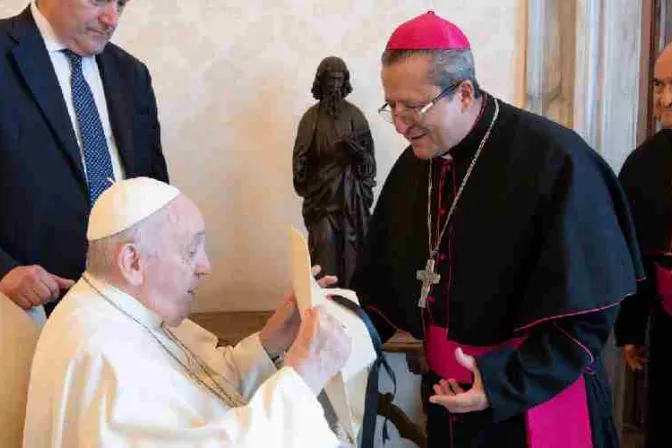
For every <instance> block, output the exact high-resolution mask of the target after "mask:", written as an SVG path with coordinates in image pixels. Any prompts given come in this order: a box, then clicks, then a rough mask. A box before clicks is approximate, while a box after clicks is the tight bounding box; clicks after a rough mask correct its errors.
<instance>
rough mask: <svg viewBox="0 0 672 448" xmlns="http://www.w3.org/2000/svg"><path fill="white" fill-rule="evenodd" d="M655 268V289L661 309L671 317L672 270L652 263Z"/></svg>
mask: <svg viewBox="0 0 672 448" xmlns="http://www.w3.org/2000/svg"><path fill="white" fill-rule="evenodd" d="M654 265H655V266H656V287H657V289H658V295H659V296H660V301H661V303H662V305H663V309H664V310H665V311H666V312H667V314H669V315H670V316H672V270H670V269H666V268H664V267H662V266H661V265H659V264H658V263H654Z"/></svg>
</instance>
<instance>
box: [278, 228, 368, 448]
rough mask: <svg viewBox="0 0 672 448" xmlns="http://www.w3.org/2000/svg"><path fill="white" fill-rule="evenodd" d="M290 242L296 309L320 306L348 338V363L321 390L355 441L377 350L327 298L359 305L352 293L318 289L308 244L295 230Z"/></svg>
mask: <svg viewBox="0 0 672 448" xmlns="http://www.w3.org/2000/svg"><path fill="white" fill-rule="evenodd" d="M290 241H291V254H292V284H293V287H294V294H295V295H296V300H297V303H298V307H299V310H300V311H301V312H302V313H303V311H304V310H306V309H308V308H311V307H314V306H317V305H322V306H323V308H324V309H325V310H326V311H327V312H328V313H329V314H330V315H332V316H333V317H335V318H336V319H338V320H339V321H340V322H341V323H343V325H344V326H345V328H346V332H347V333H348V335H349V336H350V339H351V343H352V350H351V353H350V357H349V358H348V361H347V362H346V364H345V366H344V367H343V369H342V370H341V371H340V372H339V373H338V374H336V375H335V376H334V377H332V378H331V379H330V380H329V382H328V383H327V385H326V386H325V388H324V390H325V392H326V394H327V396H328V397H329V401H330V402H331V405H332V407H333V408H334V412H335V413H336V416H337V418H338V420H339V422H340V423H341V425H342V426H343V428H344V429H345V431H346V432H347V433H348V435H349V436H350V437H352V439H353V440H356V439H357V432H358V431H359V428H360V427H361V424H362V417H363V412H364V398H365V392H366V378H367V377H368V370H369V366H371V364H373V362H374V361H375V360H376V351H375V349H374V348H373V343H372V342H371V337H370V336H369V331H368V330H367V328H366V325H365V324H364V322H363V321H362V320H361V319H360V318H359V317H358V316H357V315H355V314H354V313H352V312H351V311H349V310H347V309H346V308H344V307H342V306H341V305H338V304H337V303H335V302H332V301H331V300H329V299H328V298H327V296H328V295H338V296H342V297H345V298H346V299H349V300H351V301H353V302H355V303H357V304H359V300H358V299H357V295H356V294H355V292H354V291H350V290H345V289H336V288H328V289H323V288H321V287H320V286H319V285H318V284H317V281H315V279H314V278H313V275H312V273H311V270H310V268H311V262H310V254H309V251H308V243H307V242H306V239H305V238H304V237H303V235H301V233H300V232H299V231H298V230H297V229H296V228H294V227H292V228H291V237H290ZM325 274H330V273H329V272H326V273H325Z"/></svg>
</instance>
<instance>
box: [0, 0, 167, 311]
mask: <svg viewBox="0 0 672 448" xmlns="http://www.w3.org/2000/svg"><path fill="white" fill-rule="evenodd" d="M126 3H127V0H96V1H93V0H37V1H36V2H34V3H32V4H31V5H30V6H29V7H28V8H26V9H25V10H24V11H23V12H22V13H21V14H19V15H18V16H15V17H11V18H7V19H2V20H0V292H2V293H4V294H5V295H7V296H8V297H9V298H10V299H11V300H13V301H14V302H15V303H16V304H17V305H19V306H21V307H22V308H24V309H30V308H33V307H37V306H39V305H42V304H46V305H47V306H46V308H47V310H48V311H49V310H50V309H51V308H53V306H54V304H55V301H56V300H58V299H59V298H60V297H61V295H62V293H63V291H64V290H66V289H68V288H69V287H70V286H71V285H72V283H73V282H72V281H73V280H75V279H77V278H78V277H79V276H80V274H81V273H82V272H83V270H84V264H85V253H86V238H85V233H86V226H87V221H88V216H89V211H90V209H91V206H92V204H93V202H95V199H96V198H97V197H98V195H99V194H100V193H102V191H103V190H104V189H105V188H107V187H108V186H109V185H110V182H111V180H112V179H115V180H119V179H124V178H129V177H136V176H149V177H154V178H156V179H159V180H162V181H168V173H167V168H166V162H165V159H164V156H163V153H162V150H161V141H160V128H159V122H158V117H157V110H156V100H155V97H154V92H153V89H152V85H151V77H150V74H149V71H148V70H147V67H146V66H145V65H144V64H143V63H141V62H140V61H138V60H137V59H135V58H134V57H133V56H131V55H130V54H128V53H126V52H125V51H124V50H122V49H121V48H119V47H117V46H116V45H114V44H111V43H108V42H109V40H110V38H111V37H112V34H113V32H114V30H115V28H116V26H117V24H118V20H119V17H120V16H121V14H122V12H123V9H124V7H125V5H126Z"/></svg>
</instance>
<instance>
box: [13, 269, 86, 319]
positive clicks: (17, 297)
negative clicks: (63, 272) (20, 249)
mask: <svg viewBox="0 0 672 448" xmlns="http://www.w3.org/2000/svg"><path fill="white" fill-rule="evenodd" d="M74 284H75V282H74V281H72V280H69V279H67V278H62V277H59V276H58V275H55V274H52V273H50V272H47V271H46V270H45V269H44V268H43V267H42V266H38V265H33V266H17V267H15V268H14V269H12V270H11V271H9V272H8V273H7V274H5V276H4V277H2V279H0V292H2V293H3V294H5V295H6V296H7V297H9V298H10V299H11V300H12V301H13V302H14V303H16V304H17V305H18V306H20V307H21V308H23V309H24V310H27V309H30V308H32V307H35V306H38V305H43V304H45V303H48V302H51V301H53V300H56V299H58V298H59V297H60V295H61V290H62V289H69V288H71V287H72V285H74Z"/></svg>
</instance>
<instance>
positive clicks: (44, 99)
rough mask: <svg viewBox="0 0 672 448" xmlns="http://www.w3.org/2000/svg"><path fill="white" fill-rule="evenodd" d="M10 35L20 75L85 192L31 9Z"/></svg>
mask: <svg viewBox="0 0 672 448" xmlns="http://www.w3.org/2000/svg"><path fill="white" fill-rule="evenodd" d="M10 33H11V34H12V36H13V37H14V39H16V41H17V45H16V46H15V47H14V48H13V49H12V51H11V54H12V57H13V58H14V60H15V61H16V65H17V67H18V68H19V72H20V74H21V76H23V79H24V80H25V82H26V84H27V85H28V87H29V89H30V91H31V93H32V95H33V98H34V99H35V102H36V103H37V104H38V106H39V107H40V110H41V111H42V113H43V115H44V117H45V118H46V120H47V122H48V123H49V126H50V128H51V130H52V131H53V133H54V135H55V136H56V139H57V140H58V142H59V143H60V144H59V145H57V146H58V147H59V148H61V149H62V150H63V151H64V153H65V155H66V157H68V159H69V160H70V162H71V164H72V167H73V169H74V171H75V173H76V176H77V178H78V180H79V181H80V183H81V184H82V186H83V187H84V189H85V191H86V189H87V186H86V178H85V176H84V168H83V166H82V158H81V154H80V151H79V145H78V144H77V138H76V137H75V132H74V130H73V129H72V122H71V121H70V116H69V115H68V109H67V107H66V105H65V101H64V100H63V95H62V94H61V86H60V85H59V84H58V79H57V78H56V73H55V72H54V67H53V65H52V63H51V60H50V59H49V54H48V53H47V49H46V47H45V45H44V41H43V40H42V36H41V35H40V32H39V30H38V29H37V25H35V22H34V20H33V16H32V14H31V13H30V9H29V8H27V9H26V10H24V11H23V13H21V15H19V16H18V17H17V18H16V21H15V22H14V27H13V28H12V29H11V31H10Z"/></svg>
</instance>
